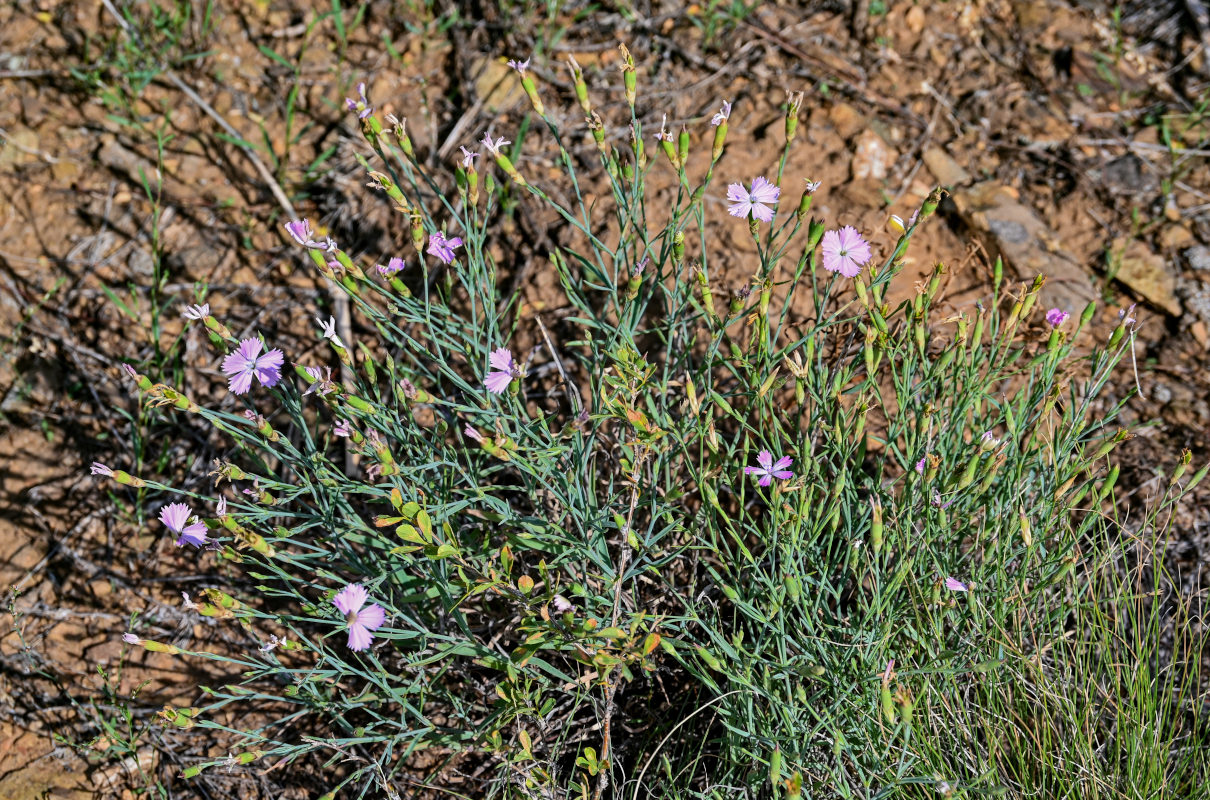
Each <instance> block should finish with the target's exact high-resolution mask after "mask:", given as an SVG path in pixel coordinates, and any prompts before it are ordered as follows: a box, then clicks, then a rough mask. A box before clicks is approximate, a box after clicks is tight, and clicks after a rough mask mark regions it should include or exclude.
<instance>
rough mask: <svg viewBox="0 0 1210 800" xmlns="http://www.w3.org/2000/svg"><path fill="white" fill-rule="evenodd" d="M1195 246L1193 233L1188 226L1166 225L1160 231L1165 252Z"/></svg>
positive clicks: (1161, 243)
mask: <svg viewBox="0 0 1210 800" xmlns="http://www.w3.org/2000/svg"><path fill="white" fill-rule="evenodd" d="M1191 244H1193V231H1191V230H1189V226H1187V225H1165V226H1164V229H1163V230H1162V231H1160V246H1161V247H1163V248H1164V249H1165V250H1176V249H1179V248H1181V247H1188V246H1189V245H1191Z"/></svg>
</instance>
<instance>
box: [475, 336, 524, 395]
mask: <svg viewBox="0 0 1210 800" xmlns="http://www.w3.org/2000/svg"><path fill="white" fill-rule="evenodd" d="M488 363H489V364H491V366H492V368H493V370H494V371H493V372H489V373H487V377H486V378H484V379H483V384H484V385H485V386H486V387H487V390H488V391H489V392H491V393H492V394H502V393H503V392H504V390H505V389H507V388H508V385H509V384H510V383H512V380H513V378H520V377H521V368H520V367H519V366H518V365H517V362H516V361H515V360H514V359H513V351H512V350H509V349H508V348H507V347H501V348H500V349H498V350H493V351H492V354H491V356H489V357H488Z"/></svg>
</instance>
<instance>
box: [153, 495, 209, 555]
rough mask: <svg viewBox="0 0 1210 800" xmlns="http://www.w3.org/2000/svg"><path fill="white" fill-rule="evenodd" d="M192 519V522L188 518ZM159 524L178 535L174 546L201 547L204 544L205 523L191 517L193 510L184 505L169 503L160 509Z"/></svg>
mask: <svg viewBox="0 0 1210 800" xmlns="http://www.w3.org/2000/svg"><path fill="white" fill-rule="evenodd" d="M191 516H192V517H193V522H189V518H190V517H191ZM160 522H162V523H164V527H166V528H168V530H170V531H172V532H173V533H176V534H179V536H178V538H177V540H176V546H177V547H181V546H183V545H186V544H191V545H193V546H194V547H201V546H202V545H204V544H205V543H206V523H204V522H202V521H201V520H200V519H198V518H197V517H196V516H193V509H192V508H190V507H189V506H187V505H185V504H184V503H170V504H168V505H166V506H164V507H163V508H161V509H160Z"/></svg>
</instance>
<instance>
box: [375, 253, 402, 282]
mask: <svg viewBox="0 0 1210 800" xmlns="http://www.w3.org/2000/svg"><path fill="white" fill-rule="evenodd" d="M404 266H405V264H404V263H403V259H402V258H399V257H398V256H393V257H391V258H390V259H388V260H387V263H386V264H379V265H378V274H379V275H381V276H382V277H384V278H386V277H389V276H391V275H394V274H395V273H396V272H402V271H403V268H404Z"/></svg>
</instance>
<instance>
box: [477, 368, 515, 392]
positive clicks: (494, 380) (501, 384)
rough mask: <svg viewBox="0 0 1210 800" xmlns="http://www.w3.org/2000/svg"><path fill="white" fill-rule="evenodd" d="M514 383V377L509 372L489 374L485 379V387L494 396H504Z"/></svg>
mask: <svg viewBox="0 0 1210 800" xmlns="http://www.w3.org/2000/svg"><path fill="white" fill-rule="evenodd" d="M512 382H513V376H512V373H509V372H489V373H488V374H487V377H486V378H484V379H483V385H484V386H486V387H487V390H488V391H489V392H491V393H492V394H503V393H504V392H505V391H506V390H507V389H508V385H509V384H510V383H512Z"/></svg>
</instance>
